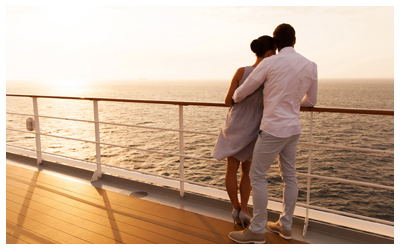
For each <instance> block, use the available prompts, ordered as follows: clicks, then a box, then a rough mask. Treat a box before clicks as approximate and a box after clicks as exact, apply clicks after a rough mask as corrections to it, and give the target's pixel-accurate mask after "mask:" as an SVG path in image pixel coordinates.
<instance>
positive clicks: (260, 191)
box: [249, 131, 300, 234]
mask: <svg viewBox="0 0 400 250" xmlns="http://www.w3.org/2000/svg"><path fill="white" fill-rule="evenodd" d="M299 137H300V134H298V135H293V136H290V137H288V138H278V137H274V136H272V135H270V134H268V133H266V132H263V131H260V133H259V135H258V138H257V142H256V145H255V147H254V152H253V160H252V162H251V168H250V180H251V187H252V193H253V219H252V220H251V226H250V228H249V229H250V230H251V231H252V232H253V233H257V234H261V233H264V232H265V225H266V223H267V220H268V214H267V205H268V182H267V179H266V177H265V175H266V174H267V172H268V170H269V168H270V166H271V164H272V162H273V161H274V160H275V158H276V157H277V156H278V161H279V169H280V174H281V177H282V180H283V182H284V188H283V209H282V210H283V211H282V214H281V216H280V218H279V221H280V224H281V226H282V227H283V228H284V229H286V230H291V227H292V217H293V212H294V209H295V207H296V201H297V195H298V188H297V178H296V151H297V142H298V141H299Z"/></svg>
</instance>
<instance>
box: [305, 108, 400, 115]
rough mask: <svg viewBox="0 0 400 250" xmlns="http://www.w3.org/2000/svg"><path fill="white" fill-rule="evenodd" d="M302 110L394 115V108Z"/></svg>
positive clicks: (309, 110)
mask: <svg viewBox="0 0 400 250" xmlns="http://www.w3.org/2000/svg"><path fill="white" fill-rule="evenodd" d="M300 111H308V112H319V113H347V114H364V115H390V116H394V110H379V109H355V108H325V107H313V108H306V107H301V108H300Z"/></svg>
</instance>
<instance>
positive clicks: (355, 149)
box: [298, 142, 394, 155]
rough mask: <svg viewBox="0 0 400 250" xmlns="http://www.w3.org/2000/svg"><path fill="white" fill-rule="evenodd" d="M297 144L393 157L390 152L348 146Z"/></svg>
mask: <svg viewBox="0 0 400 250" xmlns="http://www.w3.org/2000/svg"><path fill="white" fill-rule="evenodd" d="M298 144H299V145H305V146H312V147H324V148H336V149H344V150H351V151H363V152H369V153H378V154H390V155H394V151H390V150H381V149H369V148H359V147H348V146H339V145H333V144H319V143H311V142H299V143H298Z"/></svg>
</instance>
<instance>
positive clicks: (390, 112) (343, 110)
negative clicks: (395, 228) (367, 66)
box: [6, 94, 394, 116]
mask: <svg viewBox="0 0 400 250" xmlns="http://www.w3.org/2000/svg"><path fill="white" fill-rule="evenodd" d="M6 96H16V97H36V98H52V99H70V100H89V101H109V102H135V103H152V104H170V105H183V106H211V107H227V106H226V105H225V104H224V103H213V102H187V101H160V100H137V99H123V98H103V97H73V96H49V95H25V94H6ZM300 111H304V112H320V113H348V114H365V115H390V116H394V110H378V109H354V108H325V107H312V108H305V107H302V108H300Z"/></svg>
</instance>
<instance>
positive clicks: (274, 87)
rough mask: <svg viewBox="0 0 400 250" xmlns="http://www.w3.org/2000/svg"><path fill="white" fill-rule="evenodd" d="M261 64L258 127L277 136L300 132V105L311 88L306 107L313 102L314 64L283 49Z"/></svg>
mask: <svg viewBox="0 0 400 250" xmlns="http://www.w3.org/2000/svg"><path fill="white" fill-rule="evenodd" d="M263 63H264V64H263V67H264V70H265V74H266V81H265V83H264V116H263V119H262V122H261V127H260V128H261V129H262V130H265V131H267V132H269V133H270V134H272V135H274V136H277V137H288V136H291V135H294V134H299V133H301V125H300V120H299V112H300V105H301V104H302V100H303V97H305V95H306V94H307V92H308V91H309V90H310V87H311V86H312V85H314V86H313V87H314V88H315V91H313V92H315V94H314V93H312V94H311V95H308V97H309V98H308V99H307V106H314V105H315V104H316V102H317V95H316V94H317V93H316V92H317V84H316V82H317V65H316V64H315V63H313V62H311V61H310V60H308V59H307V58H305V57H303V56H302V55H300V54H298V53H296V52H295V51H294V49H293V47H286V48H283V49H282V50H281V51H280V52H279V54H277V55H275V56H272V57H270V58H269V60H265V62H263ZM260 65H261V64H260Z"/></svg>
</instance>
